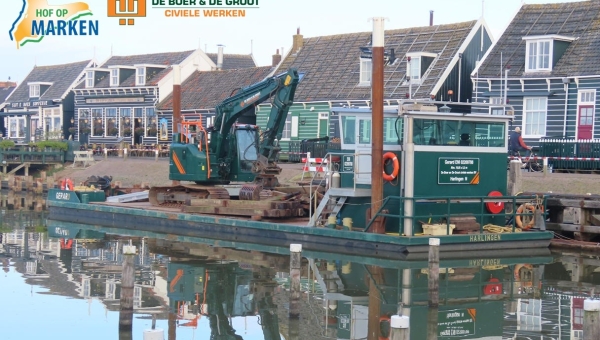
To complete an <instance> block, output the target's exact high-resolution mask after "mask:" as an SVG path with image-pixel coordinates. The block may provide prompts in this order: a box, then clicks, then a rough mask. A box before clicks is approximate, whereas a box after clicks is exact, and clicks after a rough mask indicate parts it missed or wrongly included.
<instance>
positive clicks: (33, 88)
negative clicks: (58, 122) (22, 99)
mask: <svg viewBox="0 0 600 340" xmlns="http://www.w3.org/2000/svg"><path fill="white" fill-rule="evenodd" d="M39 97H40V84H32V85H29V98H39Z"/></svg>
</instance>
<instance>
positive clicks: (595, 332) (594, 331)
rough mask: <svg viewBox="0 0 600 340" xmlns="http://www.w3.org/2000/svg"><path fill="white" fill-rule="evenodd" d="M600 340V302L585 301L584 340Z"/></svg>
mask: <svg viewBox="0 0 600 340" xmlns="http://www.w3.org/2000/svg"><path fill="white" fill-rule="evenodd" d="M598 339H600V300H592V299H585V300H584V301H583V340H598Z"/></svg>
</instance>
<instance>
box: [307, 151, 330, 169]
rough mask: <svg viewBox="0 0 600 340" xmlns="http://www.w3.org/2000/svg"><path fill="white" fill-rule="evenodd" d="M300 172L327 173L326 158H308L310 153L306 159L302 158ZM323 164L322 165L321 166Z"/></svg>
mask: <svg viewBox="0 0 600 340" xmlns="http://www.w3.org/2000/svg"><path fill="white" fill-rule="evenodd" d="M302 163H304V166H303V167H302V171H310V172H328V171H329V170H328V168H327V158H310V152H308V153H307V154H306V157H302ZM323 164H324V165H323Z"/></svg>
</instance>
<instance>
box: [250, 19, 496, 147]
mask: <svg viewBox="0 0 600 340" xmlns="http://www.w3.org/2000/svg"><path fill="white" fill-rule="evenodd" d="M371 39H372V32H361V33H350V34H340V35H331V36H321V37H312V38H304V37H303V36H302V35H301V34H300V30H299V29H298V32H297V34H296V35H294V36H293V46H292V48H291V49H290V51H289V52H288V54H287V56H285V58H283V60H282V61H281V62H280V64H279V66H278V68H277V70H276V71H275V74H277V73H281V72H285V71H286V70H287V69H288V68H290V67H293V68H296V69H297V70H298V72H300V73H301V74H303V78H302V80H301V82H300V83H299V84H298V88H297V91H296V94H295V98H294V102H295V104H294V105H293V107H292V108H291V110H290V113H289V115H288V119H287V121H286V127H285V131H284V134H283V136H284V137H283V139H282V141H283V143H282V145H285V143H286V142H285V141H294V140H303V139H307V138H315V137H322V136H329V137H338V136H339V124H338V122H337V120H336V119H330V116H329V113H330V110H331V109H332V108H334V107H340V106H371V75H372V61H371V56H370V52H369V51H370V44H371ZM384 45H385V59H386V64H385V66H384V87H385V88H384V99H385V101H386V104H388V105H389V104H393V103H396V101H397V100H399V99H405V98H407V97H408V96H409V95H410V96H411V97H412V98H421V99H423V98H435V99H437V100H441V99H443V100H453V101H457V100H459V99H460V100H466V99H468V98H471V91H472V83H471V80H470V78H469V75H470V73H471V71H472V70H473V69H474V68H475V65H476V62H477V61H478V60H480V59H481V57H483V55H484V54H485V52H486V51H487V49H488V48H489V47H490V46H491V45H492V37H491V34H490V30H489V28H488V27H487V25H486V23H485V21H484V20H483V19H480V20H478V21H469V22H461V23H455V24H447V25H432V26H425V27H412V28H404V29H394V30H386V31H385V41H384ZM273 58H280V56H278V55H275V56H273ZM265 106H266V105H262V106H261V108H260V110H259V112H258V113H257V115H258V117H257V119H258V122H259V125H261V126H263V125H264V124H265V123H266V114H267V113H265V112H268V107H266V108H265ZM331 118H333V117H331ZM357 131H358V130H357ZM284 147H285V146H284Z"/></svg>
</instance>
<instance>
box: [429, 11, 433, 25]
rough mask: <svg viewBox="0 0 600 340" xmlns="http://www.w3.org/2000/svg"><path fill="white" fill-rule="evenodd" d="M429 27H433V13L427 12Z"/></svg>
mask: <svg viewBox="0 0 600 340" xmlns="http://www.w3.org/2000/svg"><path fill="white" fill-rule="evenodd" d="M429 26H433V11H429Z"/></svg>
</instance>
